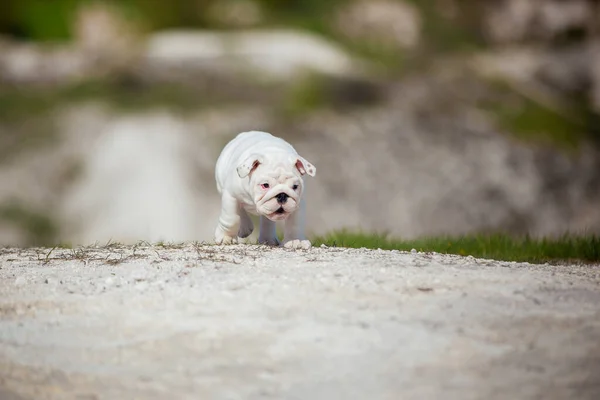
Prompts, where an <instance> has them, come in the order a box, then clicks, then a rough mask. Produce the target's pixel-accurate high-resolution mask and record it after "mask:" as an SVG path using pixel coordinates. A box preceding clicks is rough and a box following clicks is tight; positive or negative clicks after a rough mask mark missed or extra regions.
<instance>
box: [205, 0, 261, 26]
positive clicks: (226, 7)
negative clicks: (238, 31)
mask: <svg viewBox="0 0 600 400" xmlns="http://www.w3.org/2000/svg"><path fill="white" fill-rule="evenodd" d="M208 17H209V18H210V20H211V21H214V22H217V23H218V24H221V25H225V26H228V27H234V28H248V27H250V26H255V25H257V24H259V23H260V22H261V21H262V20H263V11H262V9H261V6H260V4H259V3H257V2H256V1H253V0H221V1H215V2H213V3H212V4H211V6H210V7H209V9H208Z"/></svg>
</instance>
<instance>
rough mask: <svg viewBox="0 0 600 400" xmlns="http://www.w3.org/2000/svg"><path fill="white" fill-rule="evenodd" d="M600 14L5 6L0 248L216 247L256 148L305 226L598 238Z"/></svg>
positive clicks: (246, 2)
mask: <svg viewBox="0 0 600 400" xmlns="http://www.w3.org/2000/svg"><path fill="white" fill-rule="evenodd" d="M598 115H600V2H599V1H596V0H563V1H559V0H489V1H484V0H460V1H459V0H421V1H418V0H327V1H324V0H170V1H162V0H119V1H117V0H114V1H98V0H96V1H94V0H3V1H2V3H0V244H3V245H16V246H30V245H52V244H56V243H58V242H63V243H71V244H90V243H94V242H98V243H105V242H107V241H109V240H112V241H119V242H138V241H140V240H147V241H181V240H198V241H203V240H207V241H209V240H212V234H213V231H214V227H215V223H216V221H217V217H218V212H219V198H218V195H217V191H216V188H215V183H214V163H215V161H216V158H217V156H218V154H219V152H220V150H221V149H222V147H223V146H224V145H225V143H227V141H229V140H230V139H232V138H233V137H234V136H235V135H236V134H237V133H239V132H241V131H246V130H253V129H256V130H266V131H269V132H271V133H273V134H275V135H278V136H281V137H283V138H285V139H287V140H288V141H290V142H291V143H292V144H293V145H294V146H295V147H296V149H297V150H298V151H299V153H300V154H301V155H303V156H304V157H305V158H307V159H308V160H309V161H311V162H312V163H314V164H315V165H316V167H317V177H316V178H314V179H309V182H308V188H307V196H308V200H309V209H308V229H309V233H311V234H324V233H327V232H330V231H332V230H337V229H343V228H347V229H351V230H357V229H360V230H363V231H366V232H378V233H390V234H393V235H394V236H400V237H404V238H414V237H418V236H424V235H427V236H429V235H438V234H466V233H490V232H507V233H511V234H526V233H527V234H530V235H533V236H556V235H561V234H563V233H565V232H574V233H600V152H599V146H600V124H599V119H598Z"/></svg>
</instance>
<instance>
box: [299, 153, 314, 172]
mask: <svg viewBox="0 0 600 400" xmlns="http://www.w3.org/2000/svg"><path fill="white" fill-rule="evenodd" d="M296 168H298V171H300V175H304V174H308V175H309V176H315V174H316V173H317V168H315V166H314V165H312V164H311V163H309V162H308V161H306V159H305V158H304V157H300V156H297V157H296Z"/></svg>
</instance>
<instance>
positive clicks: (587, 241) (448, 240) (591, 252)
mask: <svg viewBox="0 0 600 400" xmlns="http://www.w3.org/2000/svg"><path fill="white" fill-rule="evenodd" d="M313 244H314V245H315V246H320V245H321V244H325V245H327V246H332V247H351V248H361V247H365V248H370V249H378V248H380V249H384V250H401V251H410V250H412V249H416V250H418V251H421V252H436V253H442V254H457V255H462V256H468V255H470V256H473V257H477V258H485V259H494V260H502V261H518V262H530V263H546V262H547V263H562V262H598V261H600V237H599V236H596V235H586V236H575V235H567V234H566V235H563V236H561V237H557V238H541V239H537V238H532V237H529V236H523V237H515V236H509V235H505V234H491V235H464V236H439V237H424V238H419V239H414V240H402V239H396V238H391V237H389V236H388V235H385V234H366V233H358V232H349V231H338V232H334V233H331V234H328V235H325V236H321V237H317V238H314V239H313Z"/></svg>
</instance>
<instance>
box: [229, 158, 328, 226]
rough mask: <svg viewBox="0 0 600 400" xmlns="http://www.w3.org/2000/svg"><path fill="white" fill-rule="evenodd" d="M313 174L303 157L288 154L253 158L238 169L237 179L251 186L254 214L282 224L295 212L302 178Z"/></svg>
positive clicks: (299, 196) (302, 181)
mask: <svg viewBox="0 0 600 400" xmlns="http://www.w3.org/2000/svg"><path fill="white" fill-rule="evenodd" d="M316 172H317V169H316V168H315V166H314V165H312V164H311V163H309V162H308V161H306V160H305V159H304V158H303V157H300V156H299V155H290V154H288V153H280V154H278V153H275V154H268V155H262V154H252V155H250V156H249V157H248V158H247V159H246V160H244V161H243V162H242V163H241V164H240V165H238V167H237V173H238V176H239V177H240V178H242V179H248V180H249V182H250V188H251V191H252V196H253V198H254V204H256V211H257V212H258V214H259V215H264V216H265V217H267V218H268V219H270V220H271V221H279V220H284V219H286V218H287V217H288V216H289V215H290V214H291V213H293V212H294V211H296V210H297V209H298V207H299V206H300V198H301V197H302V192H303V189H304V180H303V179H302V177H303V176H304V175H306V174H308V175H309V176H315V173H316Z"/></svg>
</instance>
